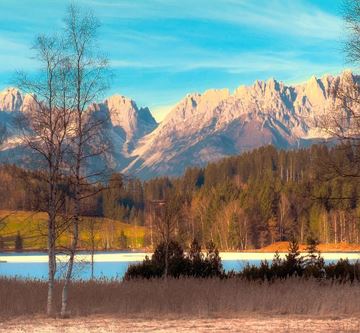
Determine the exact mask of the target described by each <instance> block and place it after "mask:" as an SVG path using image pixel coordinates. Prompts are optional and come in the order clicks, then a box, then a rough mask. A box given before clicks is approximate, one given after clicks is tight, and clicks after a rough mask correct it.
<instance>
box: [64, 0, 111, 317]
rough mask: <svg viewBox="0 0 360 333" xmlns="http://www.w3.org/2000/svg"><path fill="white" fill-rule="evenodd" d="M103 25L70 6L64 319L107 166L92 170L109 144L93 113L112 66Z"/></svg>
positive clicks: (67, 24) (101, 121) (67, 21)
mask: <svg viewBox="0 0 360 333" xmlns="http://www.w3.org/2000/svg"><path fill="white" fill-rule="evenodd" d="M98 28H99V22H98V20H97V19H96V18H95V17H94V15H93V14H92V13H91V12H90V11H88V12H85V11H83V10H81V9H80V8H79V7H77V6H75V5H70V6H69V8H68V11H67V14H66V18H65V36H66V41H67V52H68V57H69V59H70V62H71V68H72V72H73V82H72V88H73V94H74V108H73V109H72V121H73V122H72V131H73V133H72V134H73V135H72V137H71V143H70V146H71V154H70V159H69V160H70V161H71V163H70V179H71V189H72V194H73V201H74V213H73V217H72V221H71V228H72V244H71V247H70V249H69V261H68V266H67V272H66V276H65V282H64V287H63V290H62V303H61V316H62V317H66V316H67V315H68V314H67V305H68V287H69V284H70V281H71V278H72V273H73V266H74V258H75V253H76V250H77V246H78V240H79V223H80V220H81V203H82V201H83V200H84V199H86V198H87V197H88V196H89V195H93V193H91V188H90V187H91V185H92V184H93V182H96V181H97V179H98V178H99V177H100V176H101V175H104V172H105V170H106V166H105V167H104V168H102V167H99V168H98V169H96V170H94V169H93V168H89V165H88V163H89V161H91V162H92V163H93V164H95V163H94V160H95V159H96V158H97V157H100V156H104V154H105V153H106V151H107V150H108V148H109V144H110V143H109V142H107V141H106V140H104V137H102V136H101V128H102V126H103V124H104V122H106V119H105V118H103V117H101V116H100V117H98V116H97V114H96V110H95V112H91V111H90V110H89V105H90V104H91V103H93V102H95V101H96V100H97V99H98V98H99V97H100V96H101V95H102V94H103V93H104V91H105V90H106V89H107V87H108V75H109V73H108V70H107V69H108V62H107V60H106V59H105V58H104V57H102V56H99V55H98V53H97V52H96V51H97V45H96V37H97V31H98Z"/></svg>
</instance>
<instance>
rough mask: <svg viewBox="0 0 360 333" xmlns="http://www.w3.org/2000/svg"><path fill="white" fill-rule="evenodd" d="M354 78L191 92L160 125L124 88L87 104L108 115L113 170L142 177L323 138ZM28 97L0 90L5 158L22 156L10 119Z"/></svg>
mask: <svg viewBox="0 0 360 333" xmlns="http://www.w3.org/2000/svg"><path fill="white" fill-rule="evenodd" d="M349 80H351V81H359V77H357V76H355V75H353V74H352V73H351V72H349V71H346V72H343V73H342V74H341V75H339V76H331V75H326V76H323V77H322V78H316V77H312V78H311V79H310V80H308V81H307V82H305V83H302V84H298V85H286V84H284V83H283V82H279V81H276V80H275V79H269V80H268V81H256V82H255V83H254V84H253V85H251V86H240V87H239V88H237V89H236V90H235V91H233V92H230V91H229V90H228V89H221V90H215V89H213V90H207V91H205V92H204V93H202V94H200V93H192V94H188V95H186V96H185V97H184V98H183V99H182V100H181V101H180V102H179V103H178V104H177V105H176V106H175V107H174V108H173V109H172V110H171V111H170V112H169V113H168V115H167V116H166V118H165V119H164V120H163V121H162V122H161V123H160V124H157V123H156V121H155V119H154V118H153V116H152V114H151V112H150V110H149V109H148V108H146V107H145V108H139V107H138V106H137V105H136V103H135V102H134V101H133V100H131V99H129V98H126V97H124V96H120V95H115V96H111V97H109V98H107V99H106V100H105V101H103V102H101V103H95V104H93V105H91V106H90V109H92V110H93V111H96V112H100V113H104V114H107V115H108V117H109V122H108V123H107V124H106V130H105V131H104V135H106V136H107V139H108V140H109V141H110V142H111V143H112V150H111V153H110V155H111V156H108V157H109V158H108V160H109V161H110V163H111V167H112V168H113V169H114V170H116V171H119V172H123V173H127V174H130V175H134V176H137V177H140V178H143V179H146V178H150V177H154V176H162V175H167V176H176V175H180V174H181V173H182V172H183V171H184V170H185V169H186V168H187V167H188V166H203V165H205V164H206V163H208V162H210V161H214V160H217V159H220V158H222V157H225V156H231V155H236V154H239V153H241V152H244V151H247V150H250V149H254V148H257V147H260V146H263V145H268V144H272V145H275V146H276V147H278V148H285V149H286V148H292V147H294V148H295V147H303V146H307V145H309V144H311V143H313V142H314V141H316V140H318V139H320V138H323V137H324V136H325V134H324V133H322V132H321V131H320V130H319V128H318V127H317V121H318V119H319V117H320V116H321V115H323V114H324V113H326V112H330V111H329V110H331V109H332V108H333V106H334V103H335V100H334V98H333V94H332V93H331V92H334V91H336V90H337V89H339V87H341V86H342V85H343V84H344V82H345V81H346V82H349ZM30 99H31V98H29V96H26V95H25V96H23V95H22V94H21V93H20V92H19V91H18V90H17V89H15V88H9V89H6V90H4V91H3V92H1V93H0V125H1V126H2V127H4V128H6V140H5V142H4V143H3V145H2V147H1V152H0V159H1V160H2V161H4V160H6V161H7V162H11V159H13V160H14V161H18V160H21V156H16V152H15V153H14V149H15V148H16V145H17V142H18V141H17V136H18V133H17V132H16V129H15V128H14V126H13V124H12V119H13V115H14V114H16V113H17V112H23V111H24V110H26V108H27V107H28V104H29V100H30ZM10 150H11V151H12V153H11V154H10V153H9V151H10ZM15 150H16V149H15ZM18 154H20V152H19V153H18ZM10 156H11V158H10ZM5 157H6V158H5Z"/></svg>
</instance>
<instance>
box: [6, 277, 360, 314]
mask: <svg viewBox="0 0 360 333" xmlns="http://www.w3.org/2000/svg"><path fill="white" fill-rule="evenodd" d="M0 300H1V307H0V317H2V318H10V317H16V316H24V315H25V316H27V315H36V314H42V313H44V309H45V300H46V284H45V283H44V282H39V281H20V280H14V279H0ZM56 303H57V305H58V306H59V305H60V286H59V285H57V286H56ZM70 311H71V315H72V316H84V315H85V316H86V315H94V314H100V315H116V317H129V316H136V317H143V318H144V317H151V318H153V317H155V318H163V317H164V316H167V317H169V316H170V317H171V316H176V317H177V316H179V317H184V316H186V317H196V318H199V317H213V316H219V317H234V316H238V315H248V314H259V313H265V314H268V315H279V314H280V315H284V314H288V315H309V316H312V317H314V316H315V317H318V316H320V317H321V316H335V317H356V316H358V315H360V288H359V285H358V284H354V285H350V284H342V285H340V284H331V283H330V282H326V283H321V284H320V283H319V282H317V281H305V280H299V279H289V280H286V281H278V282H275V283H273V284H267V283H263V284H260V283H255V282H246V281H241V280H237V279H229V280H218V279H209V280H201V279H198V280H195V279H179V280H169V281H168V282H165V281H163V280H153V281H146V280H144V281H129V282H121V283H120V282H116V281H113V282H109V281H88V282H76V283H75V284H74V285H73V286H72V288H71V302H70Z"/></svg>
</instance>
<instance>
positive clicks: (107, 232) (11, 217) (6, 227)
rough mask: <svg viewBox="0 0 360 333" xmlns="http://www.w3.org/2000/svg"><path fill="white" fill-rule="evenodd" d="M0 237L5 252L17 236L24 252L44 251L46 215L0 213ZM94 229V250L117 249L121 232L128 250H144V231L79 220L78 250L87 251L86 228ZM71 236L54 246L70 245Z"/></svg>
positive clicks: (91, 219)
mask: <svg viewBox="0 0 360 333" xmlns="http://www.w3.org/2000/svg"><path fill="white" fill-rule="evenodd" d="M0 221H1V222H0V236H1V237H2V239H3V241H4V248H5V249H6V250H13V249H14V248H15V237H16V235H17V233H19V234H20V235H21V237H22V239H23V249H24V250H42V249H46V247H47V238H46V230H47V225H46V223H47V215H46V213H42V212H28V211H16V212H13V211H4V210H1V211H0ZM91 224H93V225H94V230H95V231H94V235H95V236H94V241H95V246H96V248H97V249H98V250H103V249H118V248H119V247H120V241H119V237H120V235H121V232H124V234H125V236H126V238H127V246H128V247H129V248H142V247H144V237H145V232H146V228H145V227H142V226H133V225H129V224H126V223H123V222H121V221H115V220H110V219H106V218H100V217H99V218H98V217H83V218H82V221H81V224H80V247H81V248H83V249H87V248H89V247H90V243H91V242H90V240H91V233H90V231H89V230H90V226H91ZM70 241H71V236H70V234H69V233H68V232H64V233H62V234H61V235H60V236H59V239H58V245H59V246H60V247H61V246H67V245H69V244H70Z"/></svg>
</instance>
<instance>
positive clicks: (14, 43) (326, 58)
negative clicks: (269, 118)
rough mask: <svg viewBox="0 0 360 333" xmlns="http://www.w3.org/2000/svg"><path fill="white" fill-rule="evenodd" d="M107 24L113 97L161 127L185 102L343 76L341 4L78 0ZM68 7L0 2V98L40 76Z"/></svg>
mask: <svg viewBox="0 0 360 333" xmlns="http://www.w3.org/2000/svg"><path fill="white" fill-rule="evenodd" d="M76 3H77V4H78V5H79V6H83V7H85V8H90V9H91V10H92V11H93V12H94V14H95V16H97V17H98V19H99V20H100V22H101V27H100V29H99V34H98V38H99V41H98V45H99V48H100V49H101V51H102V52H103V54H105V55H106V56H107V57H108V59H109V61H110V66H111V69H112V72H113V79H112V82H111V88H110V89H109V91H108V92H107V95H112V94H114V93H118V94H121V95H125V96H128V97H130V98H132V99H134V100H135V101H136V103H137V104H138V106H148V107H149V108H150V110H151V111H152V113H153V114H154V116H155V117H156V119H157V120H159V121H161V119H163V117H164V116H165V114H166V113H167V112H168V111H169V110H170V109H171V108H172V107H173V106H174V105H175V104H176V103H177V102H178V101H179V100H181V99H182V98H183V97H184V96H185V95H186V94H187V93H191V92H203V91H204V90H206V89H211V88H229V89H230V90H233V89H235V88H236V87H238V86H240V85H244V84H245V85H249V84H252V83H253V82H254V81H255V80H267V79H268V78H270V77H273V78H275V79H277V80H282V81H285V82H286V83H289V84H293V83H300V82H303V81H305V80H307V79H309V78H310V77H311V76H312V75H316V76H319V77H320V76H322V75H324V74H326V73H330V74H338V73H340V72H341V71H342V70H344V69H345V68H351V66H350V65H349V64H348V63H346V59H345V55H344V52H343V43H344V41H345V28H344V24H343V21H342V17H341V3H342V2H341V0H117V1H116V0H78V1H77V2H76ZM68 4H69V3H67V2H66V1H63V0H0V17H1V20H0V89H3V88H5V87H7V86H9V85H11V82H12V78H13V77H14V72H15V71H16V70H19V69H21V70H25V71H34V70H36V68H37V66H38V64H37V63H36V61H35V59H34V58H33V57H32V50H31V45H32V43H33V41H34V39H35V37H36V35H38V34H40V33H52V32H56V31H59V30H60V29H61V28H62V26H63V18H64V15H65V13H66V7H67V6H68Z"/></svg>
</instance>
